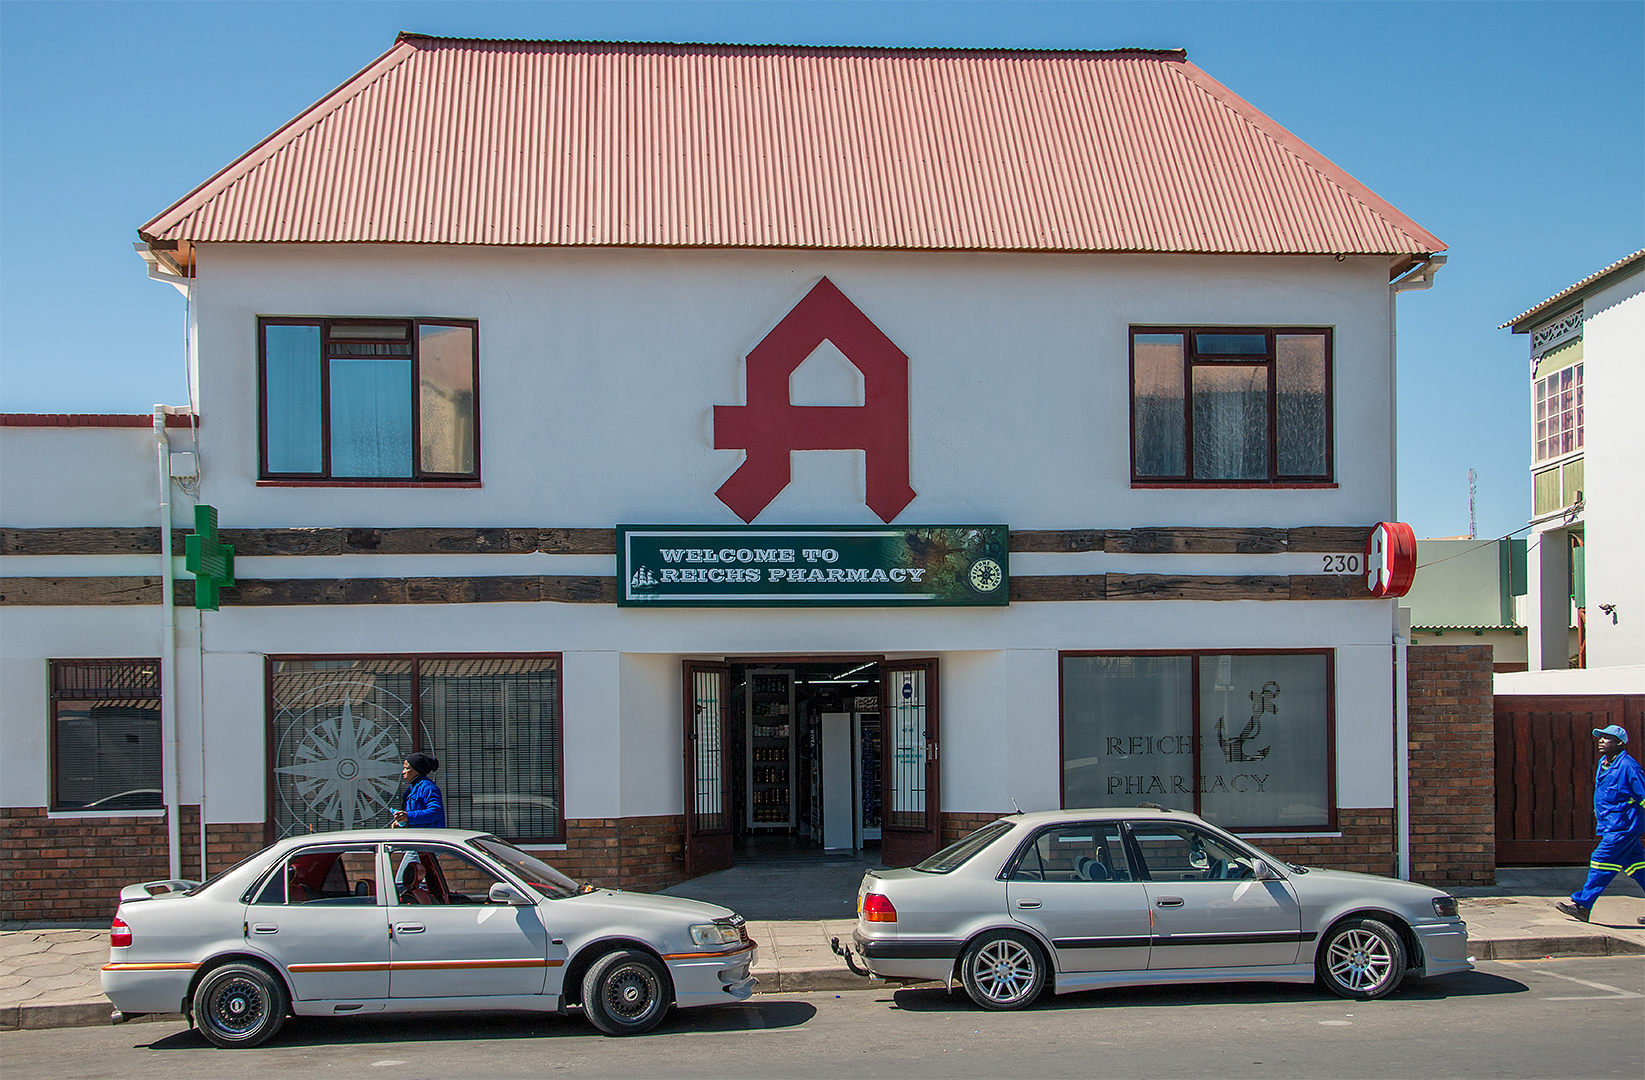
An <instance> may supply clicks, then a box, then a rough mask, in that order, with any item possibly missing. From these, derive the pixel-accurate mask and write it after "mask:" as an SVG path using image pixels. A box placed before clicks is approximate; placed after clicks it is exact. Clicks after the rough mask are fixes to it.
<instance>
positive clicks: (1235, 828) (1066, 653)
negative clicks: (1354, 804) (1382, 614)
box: [1057, 649, 1341, 836]
mask: <svg viewBox="0 0 1645 1080" xmlns="http://www.w3.org/2000/svg"><path fill="white" fill-rule="evenodd" d="M1336 653H1337V651H1336V650H1335V649H1063V650H1060V651H1059V652H1058V653H1057V805H1058V806H1059V807H1061V808H1063V809H1070V807H1069V806H1068V792H1067V772H1066V771H1065V770H1064V768H1063V762H1065V761H1066V760H1067V759H1068V752H1067V732H1068V717H1067V715H1066V713H1065V712H1064V709H1065V708H1066V705H1067V692H1066V688H1065V687H1064V685H1063V676H1064V671H1065V665H1064V663H1063V662H1064V661H1065V660H1070V659H1076V658H1079V657H1084V656H1185V657H1188V658H1189V659H1190V661H1191V664H1190V666H1189V681H1190V683H1191V684H1192V686H1193V692H1192V694H1191V695H1190V707H1191V716H1192V723H1193V735H1192V736H1191V737H1192V738H1193V740H1194V791H1193V796H1194V810H1193V812H1194V813H1195V814H1199V813H1200V811H1201V809H1202V808H1203V804H1202V802H1201V799H1200V796H1201V795H1202V794H1203V792H1201V791H1200V790H1199V778H1200V777H1201V776H1202V775H1203V773H1202V772H1201V771H1200V770H1201V765H1200V758H1201V751H1200V740H1201V738H1203V731H1202V729H1201V727H1200V711H1199V710H1200V658H1201V657H1205V656H1323V657H1324V658H1325V795H1326V800H1327V802H1326V807H1327V814H1326V824H1324V825H1307V826H1302V827H1298V826H1295V825H1218V828H1221V829H1223V830H1224V831H1226V832H1231V833H1234V834H1235V835H1236V836H1241V835H1245V834H1251V835H1261V834H1264V833H1309V834H1311V833H1331V832H1337V831H1339V830H1340V828H1341V825H1340V820H1339V818H1338V814H1337V810H1338V807H1337V664H1336ZM1072 809H1085V808H1084V807H1075V808H1072Z"/></svg>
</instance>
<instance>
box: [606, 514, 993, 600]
mask: <svg viewBox="0 0 1645 1080" xmlns="http://www.w3.org/2000/svg"><path fill="white" fill-rule="evenodd" d="M1009 546H1010V544H1009V534H1008V531H1007V529H1006V527H1005V526H1004V525H831V526H813V525H804V526H786V525H767V526H737V527H734V526H724V527H722V526H717V525H619V526H617V578H618V582H619V583H620V585H621V591H620V592H619V594H618V599H617V603H618V604H619V605H622V606H632V607H779V606H781V607H961V606H967V607H970V606H1004V605H1005V604H1008V603H1009V602H1010V593H1011V578H1010V563H1009V559H1008V549H1009Z"/></svg>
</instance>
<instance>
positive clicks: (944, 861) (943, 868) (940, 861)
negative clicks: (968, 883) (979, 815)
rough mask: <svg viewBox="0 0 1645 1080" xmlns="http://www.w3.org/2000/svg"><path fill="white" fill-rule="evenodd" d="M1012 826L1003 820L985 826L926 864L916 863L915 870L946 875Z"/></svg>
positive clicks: (939, 853)
mask: <svg viewBox="0 0 1645 1080" xmlns="http://www.w3.org/2000/svg"><path fill="white" fill-rule="evenodd" d="M1012 824H1013V823H1012V822H1011V821H1010V819H1008V818H1001V819H1000V820H999V821H995V822H992V823H990V824H988V825H984V826H983V827H982V828H980V829H978V830H977V831H976V832H974V833H972V834H970V835H969V836H967V837H965V838H964V839H962V840H958V841H956V842H954V843H952V844H949V845H948V846H947V847H945V848H943V849H942V850H941V851H939V852H937V853H936V854H935V855H933V856H931V857H930V858H929V859H926V860H925V861H924V862H921V863H915V864H914V869H916V870H923V871H924V872H925V873H927V874H946V873H948V872H949V871H950V870H953V869H954V868H955V867H957V866H960V865H961V864H963V863H964V862H965V861H966V860H967V859H969V858H971V856H973V855H975V854H976V853H977V852H979V851H981V850H982V849H983V848H985V847H987V846H988V845H989V844H992V843H993V842H994V841H995V840H998V839H999V838H1000V837H1001V836H1003V835H1004V834H1005V833H1007V832H1009V831H1010V829H1011V826H1012Z"/></svg>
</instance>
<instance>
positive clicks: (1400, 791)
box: [1388, 255, 1446, 881]
mask: <svg viewBox="0 0 1645 1080" xmlns="http://www.w3.org/2000/svg"><path fill="white" fill-rule="evenodd" d="M1445 260H1446V257H1445V256H1444V255H1429V256H1428V257H1427V258H1426V259H1424V260H1423V261H1422V262H1420V263H1418V264H1417V265H1416V266H1414V267H1412V268H1411V269H1410V270H1409V271H1408V272H1407V273H1405V274H1404V275H1402V276H1400V277H1399V278H1397V279H1396V280H1394V281H1392V282H1390V283H1389V284H1388V390H1389V402H1390V404H1391V406H1392V407H1391V408H1390V409H1389V410H1388V479H1389V489H1388V520H1389V521H1398V520H1399V319H1398V313H1397V311H1396V310H1395V306H1394V301H1395V300H1396V299H1398V297H1399V294H1400V293H1402V292H1421V291H1423V290H1424V289H1431V288H1433V287H1434V275H1435V274H1437V273H1439V271H1440V268H1441V267H1443V266H1444V265H1445ZM1410 642H1411V611H1410V609H1409V608H1402V607H1400V606H1399V605H1398V604H1397V603H1396V604H1395V605H1394V817H1395V819H1396V821H1397V824H1396V828H1397V829H1398V831H1399V876H1400V877H1401V878H1402V879H1404V880H1407V881H1409V880H1410V877H1411V716H1410V695H1409V693H1408V687H1407V683H1406V680H1407V678H1408V676H1409V669H1408V668H1407V667H1406V661H1407V657H1406V649H1408V648H1410Z"/></svg>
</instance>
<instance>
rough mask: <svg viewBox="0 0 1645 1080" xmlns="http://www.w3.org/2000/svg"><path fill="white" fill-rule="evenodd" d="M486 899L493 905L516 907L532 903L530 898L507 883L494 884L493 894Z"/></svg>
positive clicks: (489, 894) (492, 887)
mask: <svg viewBox="0 0 1645 1080" xmlns="http://www.w3.org/2000/svg"><path fill="white" fill-rule="evenodd" d="M486 899H488V900H490V901H491V902H492V903H493V904H514V905H516V906H518V905H529V904H530V903H531V902H532V901H531V898H530V897H529V896H527V895H526V894H525V893H523V892H521V891H520V890H519V889H516V888H515V887H514V886H512V885H510V884H509V883H508V882H506V881H498V882H493V883H492V886H491V892H489V893H487V894H486Z"/></svg>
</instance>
